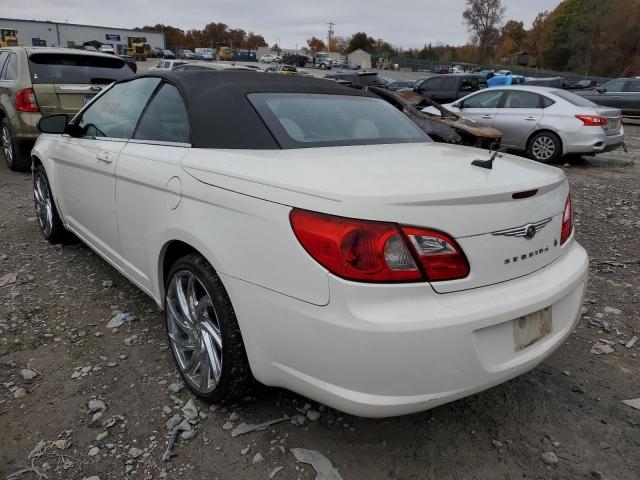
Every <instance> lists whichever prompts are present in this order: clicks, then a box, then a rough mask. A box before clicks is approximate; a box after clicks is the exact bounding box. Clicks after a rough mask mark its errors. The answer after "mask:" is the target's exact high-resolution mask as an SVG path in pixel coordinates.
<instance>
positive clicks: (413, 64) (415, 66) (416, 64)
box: [376, 57, 612, 84]
mask: <svg viewBox="0 0 640 480" xmlns="http://www.w3.org/2000/svg"><path fill="white" fill-rule="evenodd" d="M376 60H380V59H376ZM389 61H390V64H391V65H398V68H400V69H408V70H412V71H414V72H420V71H432V70H433V69H434V67H435V66H436V65H442V66H446V67H453V66H454V65H465V64H464V63H460V62H444V61H439V60H427V59H421V58H412V57H391V58H390V59H389ZM514 67H515V68H514ZM479 68H482V69H487V70H488V69H495V70H501V69H505V70H511V72H512V73H513V74H514V75H522V76H523V77H533V78H551V77H562V78H564V79H566V80H568V81H569V82H577V81H579V80H595V81H596V82H598V83H599V84H603V83H605V82H608V81H609V80H612V79H611V78H607V77H597V76H593V75H579V74H577V73H570V72H554V71H552V70H543V69H538V68H527V67H522V66H518V65H498V66H490V67H489V66H481V67H479Z"/></svg>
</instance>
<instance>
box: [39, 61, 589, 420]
mask: <svg viewBox="0 0 640 480" xmlns="http://www.w3.org/2000/svg"><path fill="white" fill-rule="evenodd" d="M205 85H206V86H207V88H203V86H205ZM39 127H40V129H41V131H42V132H43V134H42V135H41V136H40V137H39V139H38V141H37V143H36V145H35V147H34V149H33V152H32V156H33V164H34V177H33V185H34V198H35V207H36V214H37V218H38V221H39V224H40V227H41V230H42V233H43V235H44V237H45V238H47V239H48V240H49V241H51V242H53V243H58V242H61V241H65V239H67V238H68V235H69V232H73V233H74V234H75V235H76V236H77V237H79V238H80V239H81V240H82V241H83V242H85V243H86V244H87V245H89V246H90V247H91V248H92V249H93V250H95V251H96V252H97V253H98V254H99V255H101V256H102V257H103V258H104V259H105V260H106V261H107V262H109V263H110V264H111V265H113V266H114V267H115V268H117V269H118V270H119V271H120V272H121V273H122V274H123V275H124V276H125V277H126V278H128V279H129V280H130V281H131V282H133V283H134V284H135V285H137V286H138V287H139V288H140V289H142V290H143V291H144V292H146V293H147V294H148V295H149V296H151V297H152V298H153V299H154V300H155V301H156V302H157V304H158V305H159V306H160V307H162V308H163V309H164V312H165V318H166V324H167V330H168V338H169V342H170V344H171V348H172V351H173V354H174V357H175V360H176V364H177V366H178V369H179V371H180V374H181V375H182V377H183V378H184V380H185V382H186V384H187V385H188V386H189V388H190V389H191V390H192V391H193V392H194V393H195V394H196V395H198V396H199V397H201V398H203V399H205V400H209V401H221V400H229V399H232V398H234V397H237V396H238V395H241V394H242V392H243V390H244V388H245V386H246V385H247V383H248V382H249V381H250V378H251V376H253V377H255V378H256V379H257V380H259V381H260V382H262V383H264V384H267V385H273V386H279V387H284V388H288V389H290V390H293V391H295V392H298V393H300V394H302V395H306V396H308V397H310V398H312V399H314V400H316V401H318V402H322V403H325V404H327V405H330V406H332V407H335V408H337V409H340V410H343V411H346V412H349V413H352V414H356V415H362V416H370V417H380V416H392V415H401V414H406V413H411V412H416V411H419V410H424V409H428V408H432V407H435V406H436V405H440V404H442V403H445V402H449V401H452V400H455V399H458V398H461V397H464V396H466V395H470V394H473V393H476V392H479V391H481V390H483V389H486V388H489V387H491V386H493V385H496V384H499V383H501V382H504V381H506V380H508V379H510V378H513V377H515V376H516V375H519V374H521V373H523V372H526V371H528V370H530V369H532V368H533V367H534V366H536V365H537V364H538V363H539V362H541V361H542V360H544V359H545V358H546V357H547V356H548V355H550V354H551V353H552V352H553V351H554V350H555V349H556V348H557V347H559V346H560V345H562V343H563V342H564V341H565V339H566V338H567V336H568V335H569V334H570V333H571V331H572V329H573V328H574V326H575V324H576V322H577V320H578V317H579V315H580V309H581V303H582V299H583V295H584V292H585V285H586V282H587V271H588V268H587V267H588V257H587V254H586V252H585V250H584V249H583V248H582V247H581V246H580V245H579V244H578V243H577V241H576V240H575V238H574V229H573V209H572V201H571V195H570V193H569V184H568V182H567V179H566V178H565V175H564V173H563V172H562V171H561V170H558V169H556V168H552V167H548V166H545V165H542V164H539V163H536V162H532V161H530V160H526V159H522V158H518V157H513V156H509V155H497V156H496V157H493V158H490V157H489V154H488V153H487V152H486V151H483V150H476V149H473V148H467V147H459V146H455V145H446V144H439V143H433V142H431V141H430V139H429V138H428V137H427V136H426V135H425V134H424V133H423V132H422V131H421V130H420V129H419V128H418V127H417V126H416V125H415V124H413V123H412V122H411V121H410V120H409V119H408V118H407V117H405V116H404V115H403V114H402V113H401V112H400V111H398V110H396V109H395V108H394V107H392V106H391V105H389V104H388V103H386V102H385V101H383V100H381V99H379V98H377V97H374V96H373V95H372V94H369V93H367V92H362V91H356V90H353V89H350V88H346V87H343V86H341V85H338V84H335V83H333V82H327V81H326V80H322V79H312V78H302V79H301V78H299V77H297V76H285V75H256V74H255V73H254V72H243V71H211V70H209V71H204V70H203V71H193V72H181V73H179V72H175V73H166V74H148V75H144V76H140V77H136V78H134V79H131V80H129V81H122V82H118V83H115V84H113V85H112V86H111V87H109V88H108V89H106V90H105V91H103V92H102V93H101V94H100V95H99V96H97V97H96V98H95V99H94V100H93V101H92V102H91V103H90V104H89V105H87V106H86V107H85V108H84V109H83V110H82V111H80V113H78V114H77V115H76V116H75V117H74V118H73V119H69V118H68V117H67V116H66V115H54V116H50V117H46V118H43V119H42V120H40V123H39Z"/></svg>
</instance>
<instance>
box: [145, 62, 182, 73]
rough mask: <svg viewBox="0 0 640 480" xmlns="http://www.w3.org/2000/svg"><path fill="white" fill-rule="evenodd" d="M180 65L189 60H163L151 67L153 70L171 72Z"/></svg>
mask: <svg viewBox="0 0 640 480" xmlns="http://www.w3.org/2000/svg"><path fill="white" fill-rule="evenodd" d="M180 65H187V62H183V61H182V60H161V61H160V62H158V64H157V65H155V66H154V67H151V68H149V71H151V72H170V71H171V70H173V69H174V68H176V67H178V66H180Z"/></svg>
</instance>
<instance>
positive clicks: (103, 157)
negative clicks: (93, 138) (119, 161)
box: [96, 150, 113, 163]
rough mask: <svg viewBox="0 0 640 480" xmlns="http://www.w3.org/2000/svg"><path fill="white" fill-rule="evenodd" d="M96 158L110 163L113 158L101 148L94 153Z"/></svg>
mask: <svg viewBox="0 0 640 480" xmlns="http://www.w3.org/2000/svg"><path fill="white" fill-rule="evenodd" d="M96 158H97V159H98V160H100V161H101V162H104V163H111V162H113V159H112V158H111V155H110V154H109V152H106V151H104V150H103V151H102V152H98V153H97V154H96Z"/></svg>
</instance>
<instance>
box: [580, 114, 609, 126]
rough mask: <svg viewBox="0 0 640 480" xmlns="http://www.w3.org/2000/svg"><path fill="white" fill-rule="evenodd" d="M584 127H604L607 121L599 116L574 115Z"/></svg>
mask: <svg viewBox="0 0 640 480" xmlns="http://www.w3.org/2000/svg"><path fill="white" fill-rule="evenodd" d="M576 118H577V119H578V120H581V121H582V124H583V125H584V126H585V127H604V126H605V125H606V124H607V123H609V121H608V120H607V117H603V116H601V115H576Z"/></svg>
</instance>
